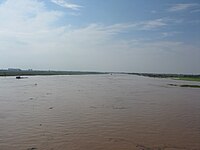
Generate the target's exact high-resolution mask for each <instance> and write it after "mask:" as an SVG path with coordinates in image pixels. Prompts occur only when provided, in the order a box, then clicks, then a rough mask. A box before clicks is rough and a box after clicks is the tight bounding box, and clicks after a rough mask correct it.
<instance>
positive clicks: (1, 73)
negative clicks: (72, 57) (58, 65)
mask: <svg viewBox="0 0 200 150" xmlns="http://www.w3.org/2000/svg"><path fill="white" fill-rule="evenodd" d="M89 74H105V73H102V72H81V71H39V70H34V71H28V70H21V71H9V70H0V76H34V75H89Z"/></svg>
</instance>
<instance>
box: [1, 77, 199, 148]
mask: <svg viewBox="0 0 200 150" xmlns="http://www.w3.org/2000/svg"><path fill="white" fill-rule="evenodd" d="M174 83H175V84H191V83H192V84H199V83H195V82H188V81H175V80H171V79H156V78H148V77H139V76H133V75H81V76H35V77H29V78H27V79H22V80H16V79H15V78H14V77H1V78H0V150H200V89H198V88H188V87H173V86H169V85H168V84H174Z"/></svg>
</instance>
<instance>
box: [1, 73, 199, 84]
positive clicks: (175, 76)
mask: <svg viewBox="0 0 200 150" xmlns="http://www.w3.org/2000/svg"><path fill="white" fill-rule="evenodd" d="M92 74H93V75H94V74H111V75H112V74H127V75H137V76H144V77H153V78H171V79H174V80H185V81H199V82H200V75H191V74H157V73H124V72H93V71H44V70H43V71H42V70H31V71H30V70H20V71H16V70H15V71H11V70H0V76H4V77H5V76H37V75H92Z"/></svg>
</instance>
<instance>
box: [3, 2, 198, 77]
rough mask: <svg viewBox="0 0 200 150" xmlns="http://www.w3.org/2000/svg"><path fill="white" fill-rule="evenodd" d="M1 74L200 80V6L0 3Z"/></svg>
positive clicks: (187, 4)
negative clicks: (119, 75)
mask: <svg viewBox="0 0 200 150" xmlns="http://www.w3.org/2000/svg"><path fill="white" fill-rule="evenodd" d="M0 68H2V69H5V68H21V69H36V70H72V71H75V70H79V71H116V72H149V73H189V74H200V1H199V0H151V1H150V0H17V1H16V0H0Z"/></svg>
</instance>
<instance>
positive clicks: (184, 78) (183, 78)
mask: <svg viewBox="0 0 200 150" xmlns="http://www.w3.org/2000/svg"><path fill="white" fill-rule="evenodd" d="M174 79H175V80H184V81H197V82H200V77H178V78H174Z"/></svg>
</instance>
